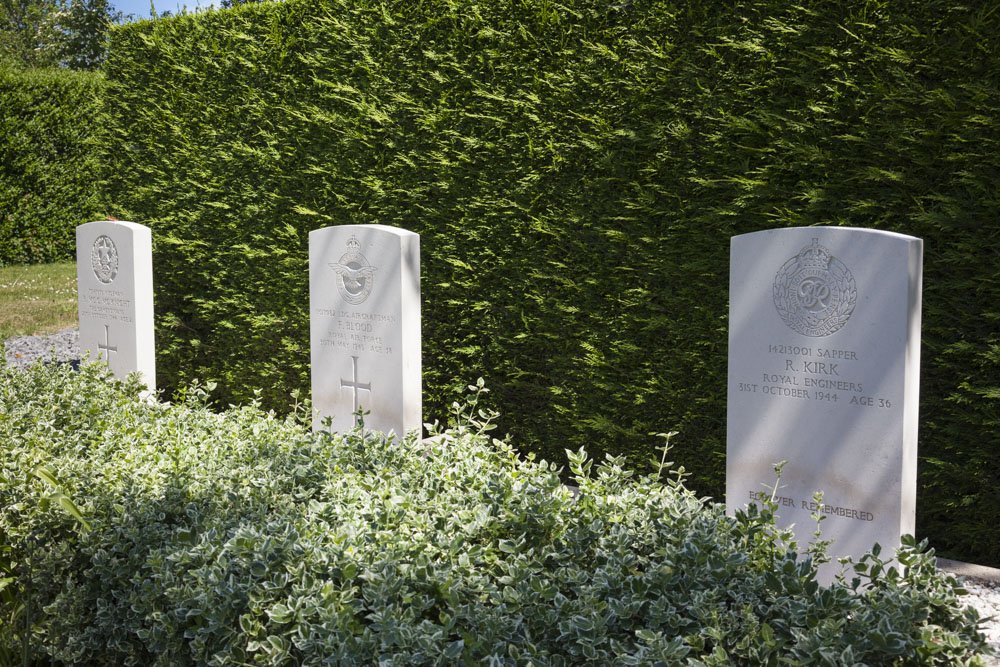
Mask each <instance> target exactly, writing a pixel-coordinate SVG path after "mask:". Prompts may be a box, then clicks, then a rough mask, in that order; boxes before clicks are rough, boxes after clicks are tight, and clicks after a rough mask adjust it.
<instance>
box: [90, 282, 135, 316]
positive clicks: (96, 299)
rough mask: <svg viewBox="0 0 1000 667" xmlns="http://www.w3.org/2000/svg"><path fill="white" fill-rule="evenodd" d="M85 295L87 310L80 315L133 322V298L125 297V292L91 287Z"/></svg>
mask: <svg viewBox="0 0 1000 667" xmlns="http://www.w3.org/2000/svg"><path fill="white" fill-rule="evenodd" d="M85 296H86V301H85V303H84V304H83V306H84V308H86V310H84V311H83V312H81V313H80V317H89V318H92V319H95V320H104V321H109V320H110V321H112V322H122V323H124V324H131V323H132V317H131V315H129V311H130V310H131V306H132V300H131V299H126V298H124V297H125V293H124V292H122V291H120V290H111V289H100V288H97V287H91V288H90V289H89V290H87V294H86V295H85Z"/></svg>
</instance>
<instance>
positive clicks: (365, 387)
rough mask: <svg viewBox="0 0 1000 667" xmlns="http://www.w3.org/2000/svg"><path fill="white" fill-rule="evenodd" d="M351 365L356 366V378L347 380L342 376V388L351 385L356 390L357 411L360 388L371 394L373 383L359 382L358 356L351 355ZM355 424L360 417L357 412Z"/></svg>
mask: <svg viewBox="0 0 1000 667" xmlns="http://www.w3.org/2000/svg"><path fill="white" fill-rule="evenodd" d="M351 365H352V366H353V367H354V379H353V380H345V379H344V378H340V388H341V389H343V388H344V387H350V388H351V389H353V390H354V413H357V411H358V390H359V389H363V390H365V391H367V392H368V393H369V394H371V391H372V385H371V383H370V382H365V383H361V382H358V358H357V357H355V356H354V355H351ZM354 425H355V426H357V425H358V417H357V415H356V414H355V416H354Z"/></svg>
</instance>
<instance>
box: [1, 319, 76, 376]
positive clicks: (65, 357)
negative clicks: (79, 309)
mask: <svg viewBox="0 0 1000 667" xmlns="http://www.w3.org/2000/svg"><path fill="white" fill-rule="evenodd" d="M4 342H5V343H6V344H7V349H6V355H5V356H6V359H7V365H8V366H16V367H18V368H20V369H22V370H23V369H25V368H27V367H28V366H29V365H30V364H31V362H33V361H34V360H35V359H46V360H52V359H54V360H56V361H69V362H73V361H79V359H80V332H79V331H77V330H76V329H68V330H66V331H60V332H59V333H56V334H52V335H50V336H16V337H14V338H8V339H7V340H6V341H4Z"/></svg>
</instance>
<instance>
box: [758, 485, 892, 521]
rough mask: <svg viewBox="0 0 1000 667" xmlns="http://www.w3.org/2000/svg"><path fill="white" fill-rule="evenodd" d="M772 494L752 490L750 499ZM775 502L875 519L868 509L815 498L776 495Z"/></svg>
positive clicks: (831, 513) (865, 519)
mask: <svg viewBox="0 0 1000 667" xmlns="http://www.w3.org/2000/svg"><path fill="white" fill-rule="evenodd" d="M770 497H771V496H770V494H768V493H765V492H763V491H751V492H750V500H751V501H752V502H763V501H766V500H768V499H769V498H770ZM774 502H775V503H776V504H777V505H778V506H779V507H790V508H792V509H798V510H804V511H806V512H820V513H822V514H829V515H831V516H839V517H843V518H845V519H856V520H858V521H874V520H875V515H874V514H872V513H871V512H868V511H866V510H861V509H856V508H853V507H837V506H836V505H828V504H827V503H817V502H816V501H815V500H801V499H800V500H796V499H795V498H788V497H787V496H775V497H774Z"/></svg>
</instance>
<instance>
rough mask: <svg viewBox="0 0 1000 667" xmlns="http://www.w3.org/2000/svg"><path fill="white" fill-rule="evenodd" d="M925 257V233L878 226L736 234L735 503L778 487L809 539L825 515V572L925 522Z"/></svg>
mask: <svg viewBox="0 0 1000 667" xmlns="http://www.w3.org/2000/svg"><path fill="white" fill-rule="evenodd" d="M922 262H923V241H921V240H920V239H918V238H914V237H911V236H905V235H903V234H895V233H891V232H883V231H875V230H867V229H852V228H847V227H803V228H791V229H774V230H767V231H761V232H755V233H751V234H743V235H741V236H736V237H733V238H732V240H731V264H730V274H729V289H730V304H729V379H728V405H727V413H728V414H727V447H726V449H727V455H726V505H727V509H728V510H729V512H730V513H733V512H735V510H736V509H738V508H741V507H744V506H746V505H747V504H748V503H750V502H755V501H757V502H759V500H760V499H761V494H764V495H765V496H767V497H771V496H772V495H773V497H774V500H775V502H777V503H778V506H779V507H778V511H777V514H778V516H779V523H781V524H782V525H789V524H794V530H795V536H796V540H797V541H798V543H799V545H800V547H803V548H804V546H805V545H807V544H808V543H809V542H810V541H812V539H813V533H814V532H815V529H816V523H815V521H814V520H813V518H812V514H813V513H814V512H819V513H820V515H822V516H825V517H826V518H825V519H824V520H823V521H822V531H823V532H822V539H824V540H832V541H833V544H832V545H831V548H830V555H831V556H832V557H834V560H833V562H832V563H830V564H828V565H826V566H824V568H822V569H821V570H820V573H819V574H820V579H821V581H822V583H830V582H831V581H832V578H833V576H834V573H835V571H837V570H838V569H839V565H838V564H837V563H836V557H838V556H844V555H851V556H854V557H855V558H857V557H859V556H861V555H862V554H864V553H865V552H866V551H868V550H869V549H871V547H872V546H873V544H874V543H876V542H878V543H879V544H880V545H881V546H882V547H883V548H884V549H885V550H886V552H887V553H888V552H891V550H892V549H894V548H895V547H898V546H899V544H900V537H901V536H902V535H904V534H913V532H914V523H915V510H916V472H917V410H918V388H919V384H918V379H919V370H920V304H921V279H922V278H921V275H922ZM781 461H787V463H786V464H785V466H784V468H783V471H782V475H781V481H780V486H779V487H778V488H777V490H774V491H772V490H771V489H769V488H768V487H773V485H774V484H775V481H776V478H775V470H774V466H775V464H776V463H779V462H781ZM817 491H821V492H822V493H823V497H822V503H821V504H818V503H816V502H815V500H814V494H815V493H816V492H817Z"/></svg>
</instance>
